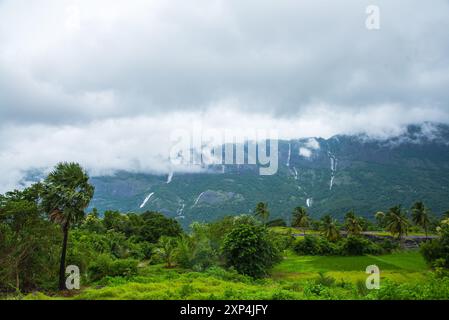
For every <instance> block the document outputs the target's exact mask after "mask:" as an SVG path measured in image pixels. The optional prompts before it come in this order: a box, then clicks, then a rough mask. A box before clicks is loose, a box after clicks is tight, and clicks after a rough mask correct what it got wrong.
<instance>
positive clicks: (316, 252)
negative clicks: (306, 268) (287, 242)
mask: <svg viewBox="0 0 449 320" xmlns="http://www.w3.org/2000/svg"><path fill="white" fill-rule="evenodd" d="M293 250H294V251H295V252H296V253H297V254H299V255H310V256H321V255H323V256H325V255H336V254H338V248H337V246H336V245H335V244H334V243H332V242H329V241H328V240H327V239H325V238H323V237H317V236H305V237H304V239H303V240H297V241H296V243H295V244H294V246H293Z"/></svg>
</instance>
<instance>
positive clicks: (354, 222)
mask: <svg viewBox="0 0 449 320" xmlns="http://www.w3.org/2000/svg"><path fill="white" fill-rule="evenodd" d="M345 228H346V231H347V232H348V235H359V234H360V233H361V232H362V230H363V228H362V224H361V221H360V218H359V217H357V216H356V215H355V213H354V211H349V212H348V213H346V216H345Z"/></svg>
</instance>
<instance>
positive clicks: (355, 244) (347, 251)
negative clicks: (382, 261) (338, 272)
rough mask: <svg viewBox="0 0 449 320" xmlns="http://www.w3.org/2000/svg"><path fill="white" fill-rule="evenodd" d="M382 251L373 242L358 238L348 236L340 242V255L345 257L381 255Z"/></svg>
mask: <svg viewBox="0 0 449 320" xmlns="http://www.w3.org/2000/svg"><path fill="white" fill-rule="evenodd" d="M382 252H383V249H382V248H381V247H380V246H379V245H377V244H375V243H374V242H372V241H370V240H368V239H366V238H362V237H358V236H348V237H347V238H345V239H343V240H342V241H341V242H340V254H341V255H347V256H361V255H365V254H381V253H382Z"/></svg>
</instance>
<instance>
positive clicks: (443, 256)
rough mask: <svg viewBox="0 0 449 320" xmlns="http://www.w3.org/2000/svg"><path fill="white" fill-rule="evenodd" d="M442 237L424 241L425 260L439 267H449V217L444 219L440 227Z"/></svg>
mask: <svg viewBox="0 0 449 320" xmlns="http://www.w3.org/2000/svg"><path fill="white" fill-rule="evenodd" d="M438 230H439V233H440V238H438V239H433V240H429V241H426V242H424V243H423V244H421V246H420V251H421V254H422V255H423V257H424V260H426V262H427V263H428V264H429V265H430V266H432V267H434V268H435V267H438V268H445V269H448V268H449V219H447V220H443V221H442V223H441V227H439V228H438Z"/></svg>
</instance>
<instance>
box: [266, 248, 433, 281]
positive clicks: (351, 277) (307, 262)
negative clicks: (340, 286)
mask: <svg viewBox="0 0 449 320" xmlns="http://www.w3.org/2000/svg"><path fill="white" fill-rule="evenodd" d="M369 265H377V266H378V267H379V269H380V272H381V279H390V280H394V281H399V282H404V281H407V280H411V279H415V280H424V279H425V278H426V273H428V267H427V266H426V264H425V262H424V259H423V258H422V256H421V255H420V254H419V252H418V251H416V250H411V251H403V252H398V253H393V254H389V255H382V256H358V257H332V256H297V255H295V254H294V253H288V256H287V258H286V259H284V261H283V262H281V263H280V264H279V265H277V266H276V267H275V268H274V269H273V278H274V279H288V280H301V279H310V278H313V277H314V276H316V274H317V273H318V272H324V273H326V274H328V275H329V276H332V277H335V278H336V279H340V280H346V281H350V282H354V281H357V280H361V279H365V278H366V276H367V275H366V273H365V270H366V267H367V266H369Z"/></svg>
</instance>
